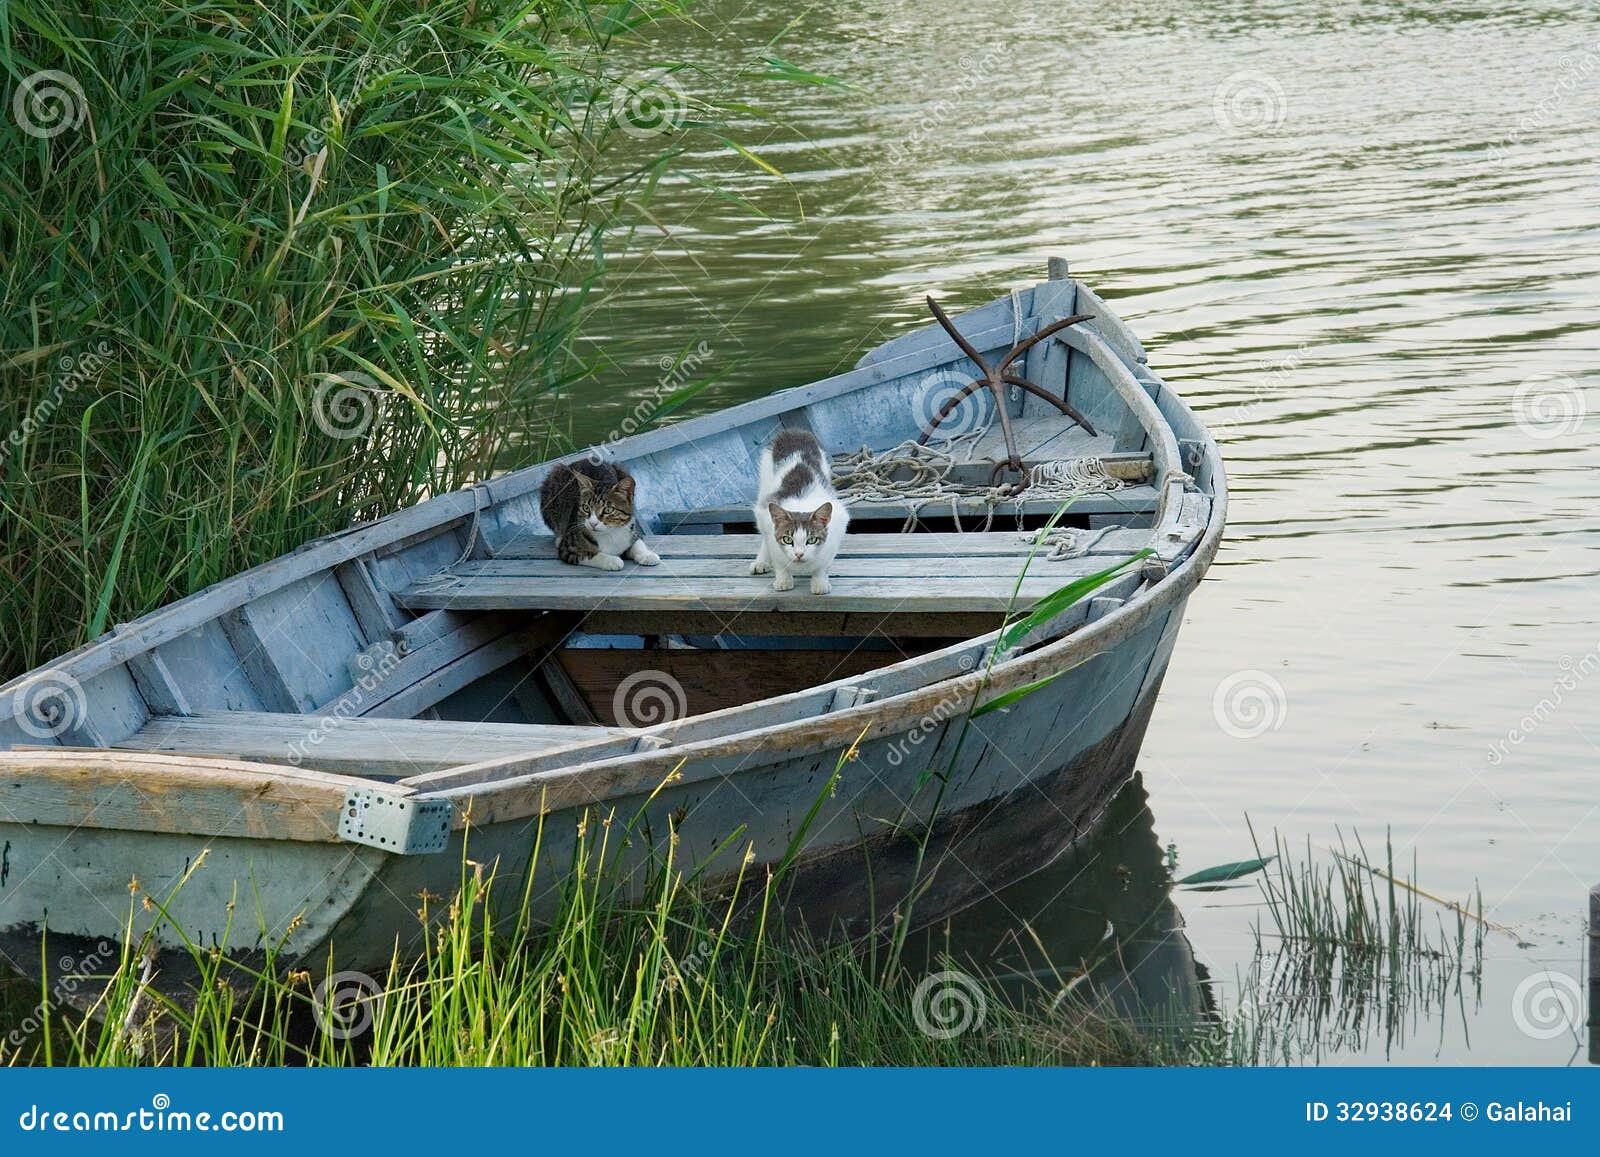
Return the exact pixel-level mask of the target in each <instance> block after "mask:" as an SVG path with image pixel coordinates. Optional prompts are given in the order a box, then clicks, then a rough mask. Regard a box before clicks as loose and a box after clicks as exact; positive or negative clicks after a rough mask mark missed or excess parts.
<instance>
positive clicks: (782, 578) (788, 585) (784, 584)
mask: <svg viewBox="0 0 1600 1157" xmlns="http://www.w3.org/2000/svg"><path fill="white" fill-rule="evenodd" d="M772 589H773V590H775V591H792V590H794V575H792V574H780V575H779V576H778V577H777V578H775V579H773V580H772Z"/></svg>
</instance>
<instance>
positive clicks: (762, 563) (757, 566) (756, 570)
mask: <svg viewBox="0 0 1600 1157" xmlns="http://www.w3.org/2000/svg"><path fill="white" fill-rule="evenodd" d="M771 570H772V564H771V563H769V562H768V561H767V560H766V559H764V558H758V559H756V560H755V561H754V562H752V563H751V564H750V573H751V574H768V573H770V572H771Z"/></svg>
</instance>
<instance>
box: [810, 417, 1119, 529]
mask: <svg viewBox="0 0 1600 1157" xmlns="http://www.w3.org/2000/svg"><path fill="white" fill-rule="evenodd" d="M986 433H988V430H987V429H986V428H985V429H981V430H972V431H968V432H967V433H965V434H957V435H956V436H955V437H953V438H945V439H939V440H933V441H930V442H929V443H928V444H927V445H918V444H917V442H916V441H915V440H912V439H908V440H906V441H904V442H901V443H900V444H899V445H898V446H892V447H890V448H889V449H887V450H878V451H874V450H872V449H870V448H868V447H866V446H863V447H861V449H859V450H855V451H851V452H848V453H844V454H835V455H834V456H833V485H834V488H835V489H836V490H837V491H838V492H839V497H840V498H842V499H844V500H845V502H846V503H850V504H853V503H858V502H903V503H905V505H906V507H907V515H906V521H905V525H904V526H903V527H901V530H902V532H910V531H911V530H913V529H915V528H916V525H917V523H918V522H919V521H920V520H921V517H922V513H923V511H924V510H926V509H927V508H928V507H930V506H935V507H942V506H943V505H944V504H945V503H949V505H950V517H951V519H952V520H953V521H954V522H955V525H956V530H958V531H962V532H965V531H966V529H967V528H966V527H964V526H963V525H962V524H961V503H962V502H963V501H964V500H966V501H971V500H974V499H975V500H977V501H978V502H981V503H982V504H983V506H984V519H983V525H982V527H981V528H980V532H981V531H988V530H989V529H990V528H992V527H993V525H994V518H995V507H997V506H999V505H1000V504H1001V503H1002V502H1009V501H1011V500H1012V499H1014V498H1016V497H1017V495H1018V493H1019V492H1021V491H1023V490H1026V493H1027V496H1028V497H1029V498H1040V499H1045V500H1046V501H1052V502H1056V503H1064V502H1069V501H1070V500H1072V499H1074V498H1078V497H1080V496H1082V495H1085V494H1100V493H1104V492H1106V491H1111V490H1120V489H1122V487H1123V485H1124V483H1123V482H1122V481H1121V480H1120V479H1117V478H1113V477H1111V476H1110V475H1109V474H1107V473H1106V469H1105V465H1104V463H1102V462H1101V461H1100V459H1099V458H1062V459H1056V460H1052V461H1048V462H1039V463H1035V464H1034V465H1033V466H1032V467H1030V468H1029V470H1028V485H1027V486H1026V487H1025V488H1023V487H1018V486H1017V484H1016V483H1014V482H1003V483H1000V484H999V485H995V486H990V485H988V484H986V483H977V484H974V483H964V482H960V481H956V480H952V479H951V477H950V475H951V474H952V473H953V472H954V471H955V469H956V467H958V466H963V465H968V464H970V463H971V462H972V457H973V453H974V452H975V451H976V449H977V445H978V442H979V441H980V440H982V438H983V436H984V435H985V434H986ZM1017 529H1018V530H1019V531H1020V530H1021V529H1022V508H1021V505H1020V504H1019V505H1018V508H1017ZM1057 529H1058V530H1060V531H1063V532H1067V528H1065V527H1061V528H1057ZM1069 538H1070V532H1067V533H1062V534H1059V535H1058V534H1057V533H1056V532H1055V531H1052V532H1051V534H1050V536H1049V539H1048V543H1049V545H1051V546H1052V548H1053V549H1055V550H1058V551H1059V550H1065V549H1070V547H1069V546H1068V540H1069ZM1051 557H1056V558H1059V557H1069V558H1070V557H1072V555H1070V554H1060V553H1057V554H1053V555H1052V556H1051Z"/></svg>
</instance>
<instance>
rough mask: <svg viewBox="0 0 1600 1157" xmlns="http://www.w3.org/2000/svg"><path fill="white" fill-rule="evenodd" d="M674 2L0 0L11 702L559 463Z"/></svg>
mask: <svg viewBox="0 0 1600 1157" xmlns="http://www.w3.org/2000/svg"><path fill="white" fill-rule="evenodd" d="M680 7H681V6H680V5H679V4H678V3H676V2H675V0H647V2H645V3H640V4H614V5H595V4H590V3H587V2H585V0H520V2H519V0H440V2H438V3H431V4H426V5H419V4H412V3H400V2H394V0H372V2H371V3H366V4H357V3H354V2H342V0H334V2H333V3H331V4H325V5H320V4H311V3H306V2H304V0H287V2H286V3H283V4H276V5H270V6H262V5H258V4H253V3H247V2H245V0H199V2H197V3H193V4H185V5H175V4H171V3H168V2H166V0H116V2H114V3H113V2H111V0H84V3H81V4H73V5H65V4H51V3H38V2H34V0H12V2H9V3H0V61H3V63H4V73H5V76H4V80H5V85H4V109H3V110H0V111H3V115H0V619H3V621H4V622H5V623H6V630H5V631H4V632H0V680H3V679H5V678H7V677H10V676H12V675H15V674H17V673H19V672H20V671H22V670H25V669H27V668H28V667H30V666H33V665H35V664H37V663H39V662H41V661H43V660H45V659H47V658H49V657H50V656H52V655H54V654H57V653H59V652H61V651H63V650H66V649H68V648H70V647H71V646H73V645H76V644H78V643H80V642H82V641H84V640H86V639H88V638H92V637H94V636H96V635H98V634H100V633H101V632H102V631H104V630H105V629H107V628H108V627H109V626H111V625H112V624H114V623H116V622H118V621H120V620H124V619H128V618H132V617H134V616H136V615H138V614H140V613H142V612H144V611H147V610H149V609H151V608H152V607H155V606H157V605H159V604H161V603H163V602H166V601H169V600H171V599H172V598H175V597H177V596H181V595H183V594H186V593H189V592H191V591H193V590H196V589H198V588H200V587H203V586H205V585H207V584H209V583H211V582H214V581H217V580H219V579H221V578H224V577H226V576H228V575H230V574H233V573H235V572H236V571H238V570H240V569H241V568H244V567H247V566H250V565H253V564H256V563H259V562H262V561H265V560H267V559H270V558H272V557H275V556H276V555H278V554H281V553H283V552H284V551H287V550H290V549H292V548H294V547H296V546H298V545H299V544H301V543H302V542H304V541H306V540H307V539H309V538H311V537H313V536H315V535H317V534H320V533H325V532H327V531H330V530H335V529H339V528H342V527H343V526H345V525H348V524H349V523H350V521H352V520H353V519H357V518H364V517H372V516H375V515H378V514H382V513H386V512H388V511H390V510H393V509H395V508H397V507H400V506H403V505H405V504H407V503H410V502H414V501H416V500H418V499H420V498H423V497H426V496H428V495H431V494H436V493H439V492H441V491H445V490H449V489H452V488H455V487H458V486H460V485H462V484H463V483H466V482H470V481H473V480H477V479H481V478H483V477H486V476H488V474H489V473H490V472H492V471H493V470H495V469H497V468H501V467H507V466H514V465H518V464H522V463H525V462H528V461H533V460H538V459H539V458H541V457H544V456H546V455H547V453H548V452H549V449H550V447H551V446H552V444H553V443H559V442H560V440H561V438H562V432H563V429H564V421H563V419H562V418H561V416H560V413H559V409H558V408H557V407H552V406H551V404H550V403H551V402H552V401H554V400H556V399H559V398H561V397H562V396H564V394H565V393H566V392H567V391H569V390H570V389H571V387H572V386H573V385H574V384H575V383H577V382H579V381H581V380H582V379H583V378H584V377H585V375H586V374H587V373H588V372H589V369H590V367H589V366H587V365H586V364H584V363H583V361H582V360H580V358H579V357H577V356H576V355H575V354H574V352H573V341H572V339H573V335H574V331H575V329H576V327H577V326H578V324H579V323H580V321H581V320H582V318H583V316H584V313H585V310H586V309H587V308H588V307H589V303H590V300H591V296H592V294H593V293H594V291H595V290H596V287H597V285H598V283H599V280H600V277H601V274H602V272H603V269H604V257H605V239H606V237H607V234H608V231H609V230H613V229H615V228H619V227H625V226H626V225H627V224H628V223H630V222H632V221H634V220H636V219H638V217H639V209H640V205H641V204H642V202H643V200H644V198H645V197H646V196H647V194H648V191H649V189H650V188H651V187H652V186H653V183H654V182H655V181H656V180H657V179H658V178H659V176H660V175H661V173H662V172H663V171H665V170H666V169H667V168H669V167H671V166H673V165H674V164H675V163H676V162H677V160H678V158H679V157H680V155H681V154H682V153H683V152H684V150H685V148H686V145H685V143H684V142H686V141H688V140H693V139H696V137H697V136H698V137H699V138H707V137H709V138H713V139H715V140H718V141H722V140H725V138H722V137H721V136H720V135H719V132H718V130H717V128H716V124H717V110H716V109H715V108H711V107H709V106H706V105H704V104H703V103H699V102H694V101H691V100H690V99H689V98H688V97H686V96H684V97H682V98H681V107H675V108H672V109H670V110H669V114H668V117H667V119H666V121H665V123H664V124H663V125H662V126H661V127H662V130H663V131H661V132H660V133H658V134H657V135H654V136H651V135H649V134H648V133H641V132H639V131H636V130H637V128H638V125H637V123H635V122H634V121H632V120H630V119H629V118H630V117H633V116H635V115H636V112H635V111H634V110H633V109H632V108H631V106H628V105H626V104H625V103H619V94H624V95H625V94H626V92H627V91H629V90H628V88H627V85H626V84H625V83H624V78H623V77H619V76H618V75H617V74H618V73H623V74H624V77H627V76H634V77H637V76H644V77H646V78H649V77H654V76H659V75H664V74H666V73H669V72H671V71H672V70H674V69H681V68H682V67H684V66H683V64H682V62H673V61H660V62H655V63H652V62H651V60H650V55H651V50H650V47H649V42H648V37H647V35H646V34H645V32H644V31H643V30H644V29H646V28H647V26H648V25H649V24H650V22H651V21H652V20H655V19H658V18H662V17H674V16H676V15H678V13H679V11H680ZM756 63H757V64H759V66H760V68H761V69H762V70H764V71H768V72H769V71H770V69H769V68H768V66H767V65H765V64H760V62H759V61H757V62H756ZM46 72H51V73H58V74H62V75H63V76H64V77H65V80H62V79H60V78H56V79H51V78H49V77H45V78H43V79H41V75H40V74H42V73H46ZM752 75H754V73H753V74H752ZM752 83H754V81H752ZM24 88H26V89H27V92H26V93H24V92H23V91H22V90H23V89H24ZM682 90H683V86H681V85H680V86H676V87H673V88H671V89H665V90H663V91H664V92H667V94H668V95H669V97H673V94H680V93H681V92H682ZM27 93H31V94H33V96H32V98H31V99H30V98H28V96H27ZM14 99H20V100H21V104H20V106H14V103H13V102H14ZM673 99H678V98H677V97H673ZM14 107H20V108H22V110H23V113H22V115H18V114H17V113H16V112H14ZM647 127H648V126H647ZM630 130H635V131H630Z"/></svg>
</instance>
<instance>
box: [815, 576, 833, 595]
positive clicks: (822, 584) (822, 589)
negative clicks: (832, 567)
mask: <svg viewBox="0 0 1600 1157" xmlns="http://www.w3.org/2000/svg"><path fill="white" fill-rule="evenodd" d="M832 589H833V584H832V583H831V582H829V581H828V576H827V575H825V574H822V573H820V572H819V573H817V574H814V575H812V576H811V593H812V594H814V595H825V594H827V593H828V592H829V591H831V590H832Z"/></svg>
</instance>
